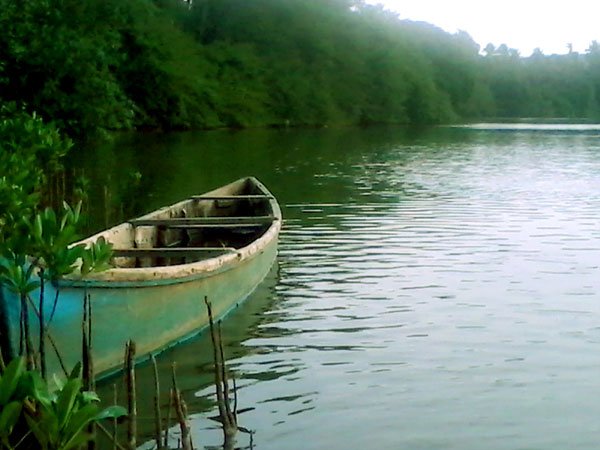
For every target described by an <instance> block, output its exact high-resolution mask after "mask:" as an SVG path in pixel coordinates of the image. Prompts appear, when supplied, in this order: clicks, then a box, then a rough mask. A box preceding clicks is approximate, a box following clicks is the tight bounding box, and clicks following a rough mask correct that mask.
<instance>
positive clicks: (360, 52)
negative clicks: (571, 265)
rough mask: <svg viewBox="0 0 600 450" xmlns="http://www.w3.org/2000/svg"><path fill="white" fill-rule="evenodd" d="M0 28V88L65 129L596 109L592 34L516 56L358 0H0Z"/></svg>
mask: <svg viewBox="0 0 600 450" xmlns="http://www.w3.org/2000/svg"><path fill="white" fill-rule="evenodd" d="M0 29H2V33H0V102H1V103H2V104H5V105H6V104H13V105H17V106H18V107H20V108H24V109H25V110H26V111H28V112H29V113H33V112H35V113H36V114H37V115H39V116H40V117H42V118H43V119H44V120H47V121H51V122H53V123H54V125H55V126H56V127H58V128H59V129H60V130H62V131H63V132H65V133H67V134H68V135H70V136H71V137H75V138H79V137H88V136H97V135H98V134H105V133H107V132H111V131H116V130H130V129H135V130H155V129H156V130H180V129H211V128H226V127H228V128H245V127H288V126H290V127H291V126H335V125H368V124H381V123H386V124H407V125H427V124H439V123H453V122H461V121H470V120H482V119H489V118H516V117H547V118H550V117H564V118H589V119H599V118H600V45H599V44H598V43H596V42H592V43H590V47H589V49H588V50H587V51H586V52H585V53H581V54H580V53H576V52H570V53H568V54H564V55H544V54H542V53H541V52H540V51H536V52H534V53H533V54H532V55H531V56H527V57H523V56H521V55H519V53H518V52H517V51H516V50H514V49H510V48H508V47H507V46H506V45H503V44H501V45H498V46H496V45H494V44H488V45H487V46H486V47H485V48H483V49H482V48H480V46H479V45H478V44H477V43H475V42H474V41H473V40H472V39H471V37H470V36H469V35H468V34H467V33H465V32H458V33H455V34H451V33H447V32H445V31H443V30H441V29H439V28H437V27H435V26H434V25H431V24H427V23H422V22H411V21H406V20H401V18H400V17H399V16H398V15H397V14H395V13H392V12H390V11H387V10H385V9H383V8H382V7H380V6H372V5H368V4H366V3H364V2H362V1H361V0H193V1H192V0H189V1H182V0H128V1H122V0H34V1H28V2H15V1H12V0H0ZM507 32H508V31H507Z"/></svg>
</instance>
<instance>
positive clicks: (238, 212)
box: [0, 178, 281, 376]
mask: <svg viewBox="0 0 600 450" xmlns="http://www.w3.org/2000/svg"><path fill="white" fill-rule="evenodd" d="M280 228H281V211H280V208H279V206H278V204H277V201H276V200H275V198H274V197H273V195H271V194H270V193H269V191H268V190H267V189H266V187H265V186H264V185H263V184H261V183H260V182H259V181H258V180H256V179H255V178H244V179H240V180H237V181H235V182H233V183H231V184H228V185H226V186H223V187H220V188H218V189H215V190H213V191H210V192H207V193H206V194H203V195H198V196H193V197H191V198H189V199H187V200H183V201H181V202H179V203H176V204H174V205H171V206H168V207H164V208H161V209H159V210H157V211H154V212H152V213H149V214H146V215H144V216H142V217H139V218H137V219H134V220H130V221H129V222H126V223H122V224H120V225H117V226H115V227H113V228H110V229H108V230H105V231H103V232H100V233H98V234H96V235H94V236H92V237H90V238H87V239H85V240H83V241H81V243H85V244H87V243H91V242H94V241H96V240H97V239H98V238H100V237H103V238H104V239H105V240H106V241H107V242H110V243H112V245H113V248H114V258H113V263H114V268H111V269H110V270H107V271H105V272H100V273H96V274H91V275H90V276H88V277H85V278H81V277H76V276H71V277H68V278H66V279H62V280H60V281H59V283H58V285H57V286H56V287H53V286H49V287H47V289H46V293H45V297H46V298H47V299H49V300H47V301H46V302H45V306H44V311H45V314H44V315H45V317H47V318H48V317H50V316H51V314H52V309H53V302H52V299H53V298H54V296H55V294H56V290H58V292H59V295H58V302H57V307H56V311H55V314H54V317H53V319H52V321H51V323H50V325H49V327H48V329H49V334H50V335H51V336H52V338H53V340H54V341H55V343H56V346H57V347H58V349H59V352H60V354H61V357H62V359H63V361H64V365H65V366H66V367H67V368H71V367H73V366H74V365H75V364H76V362H78V361H80V360H81V348H82V344H81V343H82V317H83V303H84V302H83V299H84V295H86V294H87V295H89V299H90V305H91V309H92V349H93V350H92V355H93V360H94V367H95V370H96V373H97V374H98V375H99V376H102V375H103V374H104V375H106V374H109V373H111V372H112V371H115V370H118V369H119V368H120V367H121V366H122V364H123V354H124V346H125V343H126V341H128V340H129V339H132V340H133V341H135V343H136V348H137V355H148V354H150V353H157V352H159V351H161V350H163V349H165V348H167V347H169V346H171V345H174V344H175V343H177V342H179V341H181V340H184V339H186V338H188V337H191V336H192V335H194V334H196V333H197V332H198V331H199V330H201V329H202V328H204V327H206V326H207V325H208V314H207V308H206V305H205V302H204V298H205V297H207V298H208V299H209V301H210V302H211V304H212V309H213V315H214V317H215V318H216V319H219V318H222V317H224V316H225V315H226V314H227V313H228V312H229V311H230V310H231V309H232V308H235V306H236V305H238V304H239V303H240V302H242V301H243V300H244V299H245V298H246V297H247V296H248V295H249V294H250V293H251V292H252V291H253V290H254V289H255V288H256V287H257V286H258V285H259V283H261V281H262V280H263V278H264V277H265V276H266V275H267V273H268V272H269V269H270V268H271V266H272V265H273V262H274V261H275V257H276V253H277V241H278V235H279V230H280ZM37 295H38V294H37V293H34V294H33V295H32V298H36V296H37ZM0 306H1V311H2V317H1V318H2V320H1V323H0V326H1V328H0V329H2V330H3V331H4V332H3V333H2V337H3V340H4V341H5V342H4V346H5V347H8V348H9V353H10V354H12V355H15V354H16V353H17V352H18V350H19V349H18V344H19V342H20V337H19V317H20V316H19V315H20V306H19V301H18V299H17V298H15V297H14V295H12V296H11V294H10V293H9V292H8V291H7V290H0ZM30 319H31V322H32V323H33V324H35V323H37V318H35V317H34V316H33V315H32V316H31V317H30ZM37 328H38V327H36V326H32V329H33V330H34V335H33V339H34V340H36V339H38V338H37V336H35V333H37ZM46 353H47V359H48V368H49V373H58V374H60V372H61V368H60V365H59V363H60V362H59V360H58V358H57V357H56V355H55V353H54V352H53V351H51V350H50V348H49V347H48V350H47V352H46Z"/></svg>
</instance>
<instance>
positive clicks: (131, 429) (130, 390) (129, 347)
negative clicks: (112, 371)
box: [125, 341, 137, 450]
mask: <svg viewBox="0 0 600 450" xmlns="http://www.w3.org/2000/svg"><path fill="white" fill-rule="evenodd" d="M125 389H126V391H127V410H128V411H129V418H128V419H129V420H128V421H127V448H129V449H130V450H134V449H135V448H136V436H137V402H136V392H135V342H133V341H129V342H127V344H126V346H125Z"/></svg>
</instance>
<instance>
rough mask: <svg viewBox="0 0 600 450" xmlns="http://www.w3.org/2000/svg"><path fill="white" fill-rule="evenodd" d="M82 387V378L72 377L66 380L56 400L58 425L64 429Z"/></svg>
mask: <svg viewBox="0 0 600 450" xmlns="http://www.w3.org/2000/svg"><path fill="white" fill-rule="evenodd" d="M80 389H81V379H80V378H76V379H70V380H69V381H67V382H66V384H65V387H64V388H63V389H62V391H60V393H59V394H58V399H57V400H56V415H57V417H58V427H59V429H61V430H62V429H63V428H64V427H65V426H66V424H67V423H68V421H69V418H70V417H71V414H73V410H74V408H73V406H74V405H75V400H76V399H77V395H78V394H79V390H80Z"/></svg>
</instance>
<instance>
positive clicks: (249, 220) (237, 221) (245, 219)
mask: <svg viewBox="0 0 600 450" xmlns="http://www.w3.org/2000/svg"><path fill="white" fill-rule="evenodd" d="M274 220H276V218H275V217H273V216H239V217H227V216H222V217H173V218H169V219H133V220H130V221H129V223H131V224H132V225H135V226H167V227H172V226H174V225H244V224H252V225H254V224H260V225H266V224H270V223H271V222H273V221H274Z"/></svg>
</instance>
